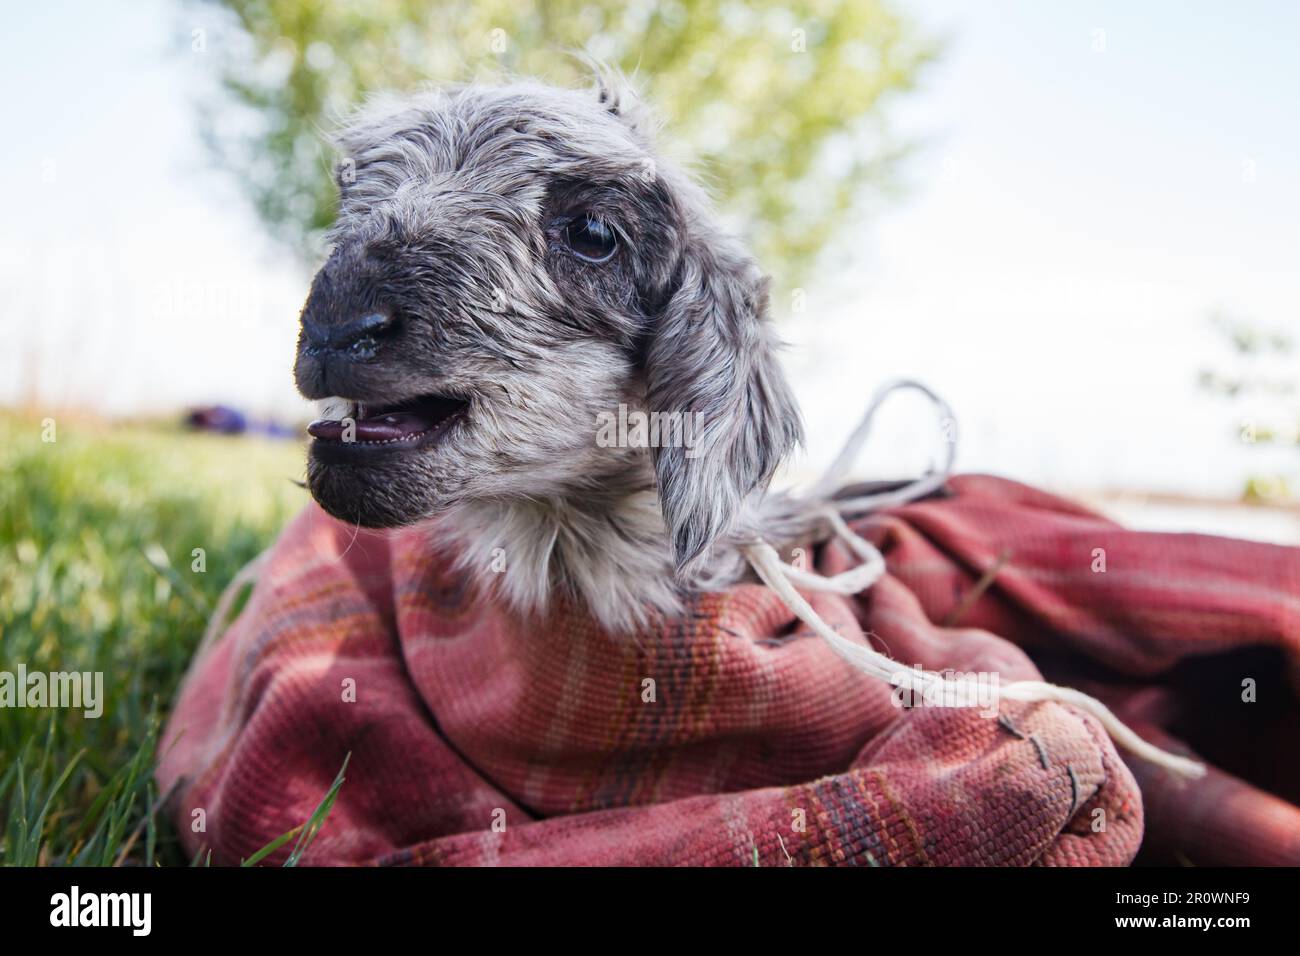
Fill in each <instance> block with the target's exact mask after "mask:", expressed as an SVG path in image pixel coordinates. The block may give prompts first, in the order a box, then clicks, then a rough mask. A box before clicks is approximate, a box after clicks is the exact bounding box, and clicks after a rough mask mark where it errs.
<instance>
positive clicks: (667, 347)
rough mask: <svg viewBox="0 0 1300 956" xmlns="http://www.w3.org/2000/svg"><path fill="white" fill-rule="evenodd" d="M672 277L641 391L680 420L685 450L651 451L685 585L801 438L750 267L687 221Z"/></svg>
mask: <svg viewBox="0 0 1300 956" xmlns="http://www.w3.org/2000/svg"><path fill="white" fill-rule="evenodd" d="M674 278H675V281H674V285H673V291H672V293H671V295H670V296H669V298H668V300H667V304H666V305H665V306H664V307H663V310H662V311H661V312H660V314H659V315H658V316H657V317H656V324H655V327H654V328H653V329H652V330H651V335H650V340H649V343H648V347H647V351H646V360H645V371H646V386H647V388H646V392H647V410H648V411H650V412H656V411H657V412H681V413H684V415H685V416H689V419H688V423H687V427H686V428H685V429H684V430H683V431H684V433H685V434H687V435H688V436H689V437H690V438H691V439H693V441H692V444H693V447H690V448H687V447H683V445H684V444H685V443H681V444H678V445H676V446H674V447H662V446H663V445H664V442H663V441H662V437H661V440H660V443H659V444H660V446H661V447H656V448H653V449H652V454H653V456H654V465H655V474H656V477H657V479H658V484H659V497H660V502H661V505H662V508H663V515H664V522H665V524H666V525H667V528H668V534H669V540H670V542H671V544H672V551H673V559H674V562H675V564H676V567H677V571H678V574H679V575H682V576H684V577H689V575H690V573H691V572H692V571H693V570H694V569H695V568H697V567H698V566H699V565H700V564H702V563H703V561H704V560H705V559H706V558H707V557H708V554H709V549H710V547H711V546H712V545H713V543H714V541H715V540H716V539H717V538H718V536H719V535H721V534H723V533H724V532H726V531H727V529H728V528H729V527H730V526H731V524H732V521H733V520H734V518H735V517H736V511H737V508H738V507H739V505H740V502H741V500H742V499H743V498H744V497H745V496H746V495H747V494H749V492H751V491H753V490H754V489H756V488H759V487H762V486H765V485H766V484H767V482H768V480H769V479H770V478H771V477H772V472H773V471H774V470H775V469H776V467H777V465H778V464H780V462H781V460H782V459H783V458H784V457H785V456H786V455H787V454H788V453H789V452H790V451H791V450H792V449H793V448H794V446H795V445H797V444H798V443H799V442H800V441H802V439H803V430H802V425H801V423H800V419H799V411H798V408H797V406H796V405H795V403H794V400H793V398H792V397H791V395H790V390H789V387H788V386H787V385H786V382H785V378H784V376H783V375H782V373H781V369H780V366H779V365H778V364H777V362H776V357H775V355H774V354H773V336H772V332H771V329H770V322H769V320H768V315H767V299H768V292H767V286H768V282H767V278H766V276H764V275H763V274H762V272H761V271H760V270H759V268H758V265H757V263H755V262H754V260H753V259H752V258H751V257H750V256H749V254H748V253H747V252H746V251H745V250H744V249H743V248H742V247H741V246H740V244H739V243H737V242H735V241H734V240H732V239H730V238H728V237H725V236H723V235H721V234H719V233H717V232H715V231H714V230H713V229H711V228H709V227H708V225H707V224H701V223H699V222H697V223H695V224H693V227H692V228H691V234H690V235H688V236H687V240H686V247H685V251H684V254H683V256H682V259H681V262H680V263H679V265H678V269H677V275H676V276H675V277H674ZM692 426H693V432H692V431H691V428H692Z"/></svg>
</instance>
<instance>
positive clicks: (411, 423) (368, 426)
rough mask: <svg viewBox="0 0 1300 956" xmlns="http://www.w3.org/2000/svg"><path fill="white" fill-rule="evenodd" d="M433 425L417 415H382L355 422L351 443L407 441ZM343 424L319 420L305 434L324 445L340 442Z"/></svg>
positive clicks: (345, 424) (387, 413) (394, 413)
mask: <svg viewBox="0 0 1300 956" xmlns="http://www.w3.org/2000/svg"><path fill="white" fill-rule="evenodd" d="M436 424H437V421H435V420H434V419H433V418H431V417H429V416H427V415H421V414H420V413H419V412H413V411H407V412H385V413H384V414H382V415H375V416H373V417H371V418H358V419H357V420H356V429H355V431H354V432H353V434H352V441H359V442H360V441H365V442H381V441H393V440H394V439H402V438H410V437H411V436H412V435H418V434H419V433H420V432H424V431H428V430H429V429H430V428H432V427H433V426H434V425H436ZM346 428H347V423H345V422H341V421H328V420H322V421H317V422H312V423H311V424H310V425H308V426H307V431H308V433H309V434H311V435H312V437H314V438H323V439H324V440H325V441H343V440H344V439H345V435H346Z"/></svg>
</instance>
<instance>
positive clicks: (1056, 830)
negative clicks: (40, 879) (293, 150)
mask: <svg viewBox="0 0 1300 956" xmlns="http://www.w3.org/2000/svg"><path fill="white" fill-rule="evenodd" d="M949 492H950V493H949V495H948V496H947V497H944V498H941V499H932V500H928V501H924V502H919V503H914V504H911V505H908V506H906V507H903V508H899V509H896V510H894V511H892V512H890V513H887V514H881V515H876V516H873V517H871V518H869V519H866V520H863V521H860V522H858V523H857V524H856V526H855V527H856V528H857V530H858V531H859V532H861V533H863V534H864V535H866V536H867V537H869V538H870V539H871V540H873V541H874V542H875V543H876V544H877V545H878V546H879V547H881V548H882V550H883V551H884V553H885V555H886V559H887V562H888V566H889V573H888V574H887V575H886V576H885V577H884V578H883V579H881V580H880V581H879V582H878V583H877V584H876V585H875V586H874V587H873V588H872V589H871V590H870V591H869V592H867V593H866V594H864V595H862V596H860V597H858V598H855V599H846V598H843V597H839V596H834V595H828V594H814V595H811V599H812V602H813V605H814V606H815V607H816V608H817V610H818V612H819V613H820V614H821V615H822V617H824V618H825V619H826V620H827V621H828V622H829V623H831V624H832V625H833V626H835V627H837V628H838V629H839V631H840V633H841V634H844V635H845V636H849V637H852V638H854V639H856V640H859V641H866V640H868V637H866V636H864V634H869V635H870V640H871V641H873V642H874V643H875V645H876V646H877V647H878V648H880V649H882V650H885V651H887V652H888V653H889V654H890V655H892V656H893V657H894V658H895V659H897V660H899V661H900V662H902V663H903V664H905V665H907V666H912V665H916V664H919V665H922V666H924V667H926V668H929V669H944V668H951V669H954V670H959V671H978V672H996V673H997V674H998V675H999V677H1000V679H1001V680H1002V681H1003V682H1007V681H1011V680H1016V679H1020V678H1036V677H1038V676H1039V671H1038V669H1037V668H1036V667H1035V664H1034V663H1032V662H1031V660H1030V657H1029V656H1028V654H1027V653H1026V652H1027V651H1028V652H1030V653H1032V654H1034V655H1035V658H1036V659H1037V660H1038V662H1039V663H1040V664H1041V666H1042V667H1043V669H1044V671H1045V672H1046V674H1047V677H1048V678H1049V679H1053V680H1056V681H1057V682H1060V683H1071V684H1075V685H1077V686H1081V687H1083V688H1084V689H1086V690H1088V691H1089V692H1091V693H1094V694H1096V695H1098V696H1102V697H1104V698H1105V699H1106V700H1107V701H1108V702H1109V703H1110V704H1111V705H1112V706H1113V707H1115V708H1116V709H1117V710H1118V711H1119V712H1120V713H1121V715H1122V716H1123V717H1124V718H1125V719H1126V720H1129V721H1131V722H1132V724H1133V726H1135V728H1137V729H1139V730H1140V732H1142V733H1144V734H1147V735H1149V736H1151V737H1152V738H1154V739H1158V740H1159V741H1160V742H1161V743H1162V744H1163V745H1165V746H1167V747H1169V748H1171V749H1176V750H1182V751H1184V752H1185V751H1186V749H1187V748H1186V747H1185V746H1184V745H1182V744H1180V743H1179V741H1178V740H1176V739H1174V738H1175V736H1181V737H1182V738H1183V739H1185V740H1187V742H1188V743H1190V744H1191V745H1193V746H1195V747H1196V748H1197V749H1198V750H1199V751H1200V752H1201V753H1202V754H1203V755H1204V756H1206V757H1208V758H1209V759H1211V760H1213V761H1215V762H1216V763H1218V764H1219V766H1220V768H1222V769H1214V770H1212V771H1211V773H1210V775H1209V776H1208V777H1207V778H1206V779H1203V780H1199V781H1185V780H1180V779H1176V778H1174V777H1172V776H1171V775H1170V774H1168V773H1167V772H1164V771H1161V770H1158V769H1153V768H1150V767H1147V766H1145V765H1142V764H1141V763H1140V762H1136V761H1135V762H1134V765H1133V767H1132V771H1130V768H1128V767H1126V766H1125V764H1124V762H1122V761H1121V760H1120V759H1119V758H1118V757H1117V756H1116V752H1115V749H1114V748H1113V746H1112V744H1111V742H1110V741H1109V740H1108V739H1107V737H1106V735H1105V733H1104V732H1103V731H1102V729H1101V728H1100V726H1099V725H1098V724H1097V723H1096V721H1094V720H1093V719H1092V718H1090V717H1088V716H1086V715H1084V714H1082V713H1081V712H1079V711H1076V710H1074V709H1072V708H1070V707H1068V706H1065V705H1061V704H1057V703H1037V704H1020V703H1012V702H1004V703H1003V705H1002V710H1001V713H1002V717H1001V719H998V720H994V719H990V718H988V717H985V716H981V715H980V714H979V713H978V712H977V711H975V710H970V709H951V708H948V709H945V708H938V707H925V706H922V707H916V708H912V709H908V710H901V709H899V708H898V707H896V706H894V703H893V701H892V700H891V688H889V687H888V686H886V685H884V684H882V683H881V682H879V681H876V680H872V679H869V678H867V677H865V676H863V675H861V674H859V673H857V672H855V671H854V670H852V669H851V668H850V667H849V666H848V665H847V664H845V663H844V662H843V661H842V660H841V659H840V658H839V657H837V656H836V655H835V654H834V653H833V652H832V651H831V650H830V649H829V648H828V647H827V646H826V645H825V644H824V643H823V642H822V641H821V640H820V639H818V638H817V637H816V636H815V635H812V634H811V633H810V632H808V631H807V629H806V628H804V627H803V626H802V625H801V624H800V623H799V622H798V621H797V620H796V619H795V618H794V617H793V615H791V613H790V612H789V611H788V610H787V609H786V608H785V606H784V605H783V604H782V603H781V602H780V601H779V600H778V599H777V598H776V596H775V595H774V594H772V593H771V592H770V591H768V590H767V589H766V588H764V587H761V586H759V585H741V586H738V587H734V588H732V589H730V590H729V591H727V592H725V593H720V594H712V595H704V596H700V597H699V598H698V599H697V600H696V601H695V602H694V604H693V606H692V607H691V609H690V613H689V614H688V616H687V617H686V619H685V620H683V621H681V622H678V623H676V624H674V625H673V626H671V627H668V628H665V629H664V630H663V631H662V633H656V634H647V635H642V636H641V637H639V638H638V639H635V640H633V639H623V640H616V639H611V638H608V637H606V636H604V635H602V634H601V633H600V632H599V631H597V630H596V628H595V627H594V626H593V625H592V623H591V622H590V621H589V620H588V619H587V618H586V617H585V616H583V615H581V614H579V613H577V612H576V611H575V610H574V609H572V608H559V609H557V610H555V611H554V612H553V613H552V614H550V615H549V616H548V617H547V618H546V619H545V620H532V621H528V620H520V619H517V618H514V617H512V616H511V615H509V614H508V613H506V612H505V611H503V610H502V609H501V608H499V607H497V606H495V605H494V604H492V603H490V602H488V601H487V600H485V599H482V598H480V597H479V596H477V595H476V593H475V590H474V588H473V587H472V585H471V583H470V582H469V581H467V580H465V579H463V578H460V577H458V576H456V575H454V574H453V573H451V572H450V571H449V570H448V567H449V562H448V561H447V560H446V557H445V556H439V555H438V553H437V544H436V542H433V541H431V540H429V537H428V532H427V531H424V530H421V529H409V530H406V531H403V532H400V533H395V534H377V533H369V532H365V531H362V532H359V533H358V532H357V531H356V530H355V529H353V528H351V527H348V526H345V525H341V524H339V523H337V522H335V521H333V520H331V519H329V518H328V517H326V516H325V515H324V514H323V513H322V512H320V511H319V510H318V509H316V508H314V507H313V508H310V509H309V510H307V511H306V512H305V513H304V514H302V515H301V516H300V517H299V518H298V519H297V520H296V521H295V522H294V523H293V524H292V525H291V526H290V527H289V528H288V529H287V530H286V532H285V533H284V535H283V536H282V537H281V539H280V540H279V542H278V543H277V544H276V545H275V547H274V549H273V550H272V552H271V555H270V557H269V560H268V562H267V563H266V565H265V566H264V568H263V571H262V573H261V576H260V580H259V582H258V584H257V586H256V588H255V590H254V593H253V595H252V596H251V598H250V600H249V604H248V606H247V608H246V609H245V610H244V612H243V614H242V615H241V616H240V618H239V619H238V621H237V622H236V623H235V624H234V625H233V626H232V628H231V629H230V631H229V632H228V633H227V634H226V635H225V636H224V637H223V638H222V639H221V640H220V641H219V642H218V643H217V644H216V645H214V647H213V648H212V649H211V650H210V651H209V652H207V653H206V654H204V655H203V656H202V657H201V658H200V659H199V660H197V661H196V662H195V664H194V666H193V669H192V671H191V673H190V675H189V677H188V679H187V681H186V684H185V686H184V688H183V689H182V692H181V694H180V698H179V701H178V703H177V706H176V709H175V711H174V713H173V714H172V717H171V720H170V723H169V725H168V727H167V731H166V733H165V737H164V741H163V743H162V747H161V763H160V767H159V771H158V777H159V782H160V784H161V786H162V787H163V788H164V790H166V789H168V788H172V787H175V790H174V792H173V794H172V803H171V807H172V813H173V815H174V818H175V820H176V822H177V825H178V828H179V830H180V833H181V834H182V838H183V840H184V842H185V844H186V847H187V849H188V851H189V852H191V853H193V852H197V851H199V850H200V849H202V848H205V847H206V848H209V849H210V850H211V851H212V859H213V862H215V863H236V862H238V861H239V860H240V859H242V858H246V857H248V856H250V855H252V854H253V853H254V852H255V851H257V850H258V849H260V848H261V847H262V846H264V845H265V844H267V843H269V842H270V841H271V840H273V839H274V838H275V837H277V836H279V835H280V834H282V833H284V832H285V831H287V830H289V829H291V828H293V827H295V826H297V825H298V824H300V823H302V822H303V821H304V820H306V819H307V818H308V816H310V814H311V812H312V810H313V809H314V807H315V806H316V804H317V802H318V801H319V800H320V799H321V797H322V795H323V794H324V793H325V791H326V790H327V789H328V787H329V785H330V783H331V781H332V780H333V778H334V776H335V774H336V772H337V771H338V769H339V767H340V765H341V764H342V763H343V760H344V756H345V755H346V754H348V753H351V754H352V758H351V763H350V765H349V768H348V772H347V780H346V782H345V783H344V784H343V787H342V790H341V791H340V793H339V797H338V800H337V802H336V804H335V806H334V808H333V811H332V813H331V814H330V816H329V819H328V821H327V822H326V824H325V826H324V828H323V830H322V832H321V834H320V836H319V838H318V839H317V840H316V842H315V843H314V844H313V846H312V847H311V849H310V850H309V851H308V853H307V855H306V857H305V860H304V862H307V863H317V864H333V863H395V864H425V865H428V864H493V863H499V864H723V865H739V866H746V865H750V866H752V865H754V863H755V862H756V861H757V862H758V863H759V864H760V865H763V866H783V865H787V864H788V863H791V862H792V863H793V864H794V865H818V864H856V865H903V864H907V865H914V864H940V865H944V864H1042V865H1087V864H1107V865H1115V864H1124V863H1128V862H1130V861H1132V860H1133V859H1134V856H1135V854H1137V853H1138V850H1139V845H1140V844H1143V833H1144V821H1143V802H1144V800H1145V804H1146V814H1145V817H1146V819H1145V833H1146V841H1145V845H1144V848H1143V859H1144V860H1151V861H1182V862H1190V863H1195V864H1216V863H1291V864H1296V863H1300V810H1297V808H1296V807H1295V806H1293V805H1292V803H1290V802H1287V799H1289V800H1291V801H1295V800H1296V799H1297V797H1298V796H1300V773H1298V772H1297V766H1298V764H1297V761H1296V759H1295V757H1296V750H1295V741H1296V739H1297V730H1300V707H1298V706H1297V699H1296V685H1297V681H1296V680H1295V678H1296V675H1297V673H1298V672H1300V668H1297V667H1296V662H1297V659H1300V653H1298V651H1300V597H1298V595H1300V550H1297V549H1290V548H1283V547H1278V546H1271V545H1265V544H1252V543H1246V542H1240V541H1231V540H1227V539H1222V538H1214V537H1208V536H1200V535H1163V534H1146V533H1139V532H1131V531H1126V530H1124V529H1122V528H1120V527H1118V526H1116V525H1115V524H1113V523H1111V522H1110V521H1107V520H1106V519H1104V518H1101V517H1098V516H1097V515H1094V514H1092V513H1090V512H1087V511H1084V510H1083V509H1081V508H1079V507H1077V506H1074V505H1071V504H1069V503H1067V502H1064V501H1062V500H1060V499H1058V498H1054V497H1051V496H1049V495H1046V494H1043V493H1041V492H1037V491H1034V490H1032V489H1030V488H1026V487H1024V486H1022V485H1018V484H1014V483H1012V482H1008V481H1003V480H999V479H995V478H988V477H980V476H965V477H959V478H954V479H953V480H952V481H951V483H950V486H949ZM1098 549H1101V550H1098ZM1100 557H1104V561H1105V570H1104V571H1100V570H1096V568H1098V567H1099V559H1100ZM817 563H818V567H819V570H821V571H823V572H824V573H834V572H836V571H839V570H842V569H843V568H844V567H846V566H847V565H848V557H847V553H846V552H845V550H844V549H843V548H841V547H840V546H838V545H831V546H828V547H825V548H823V549H821V553H820V554H819V556H818V561H817ZM991 569H995V570H996V573H991ZM986 577H991V583H988V586H987V587H986V589H984V590H982V591H980V590H979V589H978V588H977V587H976V582H978V581H979V580H980V579H981V578H986ZM986 583H987V582H986ZM954 615H956V616H957V617H958V619H957V620H955V621H954V620H952V617H953V616H954ZM1248 679H1249V680H1253V681H1255V685H1254V686H1255V693H1256V701H1255V702H1253V703H1247V702H1244V701H1243V699H1242V696H1243V686H1242V682H1243V681H1246V680H1248ZM650 682H653V683H650ZM651 690H652V691H653V694H651ZM1134 773H1136V774H1137V777H1138V780H1139V781H1140V782H1141V788H1142V789H1141V794H1139V789H1138V785H1137V782H1135V779H1134ZM1248 778H1249V779H1250V780H1252V781H1253V782H1248ZM1269 791H1272V793H1270V792H1269ZM1284 798H1287V799H1284ZM200 809H201V810H203V811H204V812H203V813H202V814H197V813H195V811H196V810H200ZM200 823H202V824H203V825H202V826H200ZM288 851H289V847H285V848H284V849H283V850H281V851H279V852H278V853H277V854H275V855H273V856H272V857H271V858H270V859H271V860H272V861H275V860H279V859H282V858H283V857H284V856H285V855H286V854H287V853H288Z"/></svg>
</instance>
